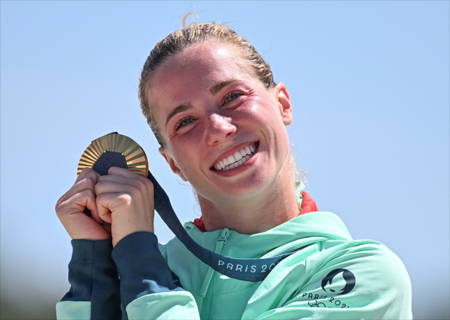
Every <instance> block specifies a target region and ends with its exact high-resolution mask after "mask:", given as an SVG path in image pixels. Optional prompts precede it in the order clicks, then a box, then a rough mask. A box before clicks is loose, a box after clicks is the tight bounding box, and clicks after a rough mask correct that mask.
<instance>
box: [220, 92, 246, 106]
mask: <svg viewBox="0 0 450 320" xmlns="http://www.w3.org/2000/svg"><path fill="white" fill-rule="evenodd" d="M242 95H244V93H242V92H231V93H229V94H227V95H226V96H225V99H223V103H224V104H225V103H228V102H231V101H233V100H234V99H236V98H238V97H240V96H242Z"/></svg>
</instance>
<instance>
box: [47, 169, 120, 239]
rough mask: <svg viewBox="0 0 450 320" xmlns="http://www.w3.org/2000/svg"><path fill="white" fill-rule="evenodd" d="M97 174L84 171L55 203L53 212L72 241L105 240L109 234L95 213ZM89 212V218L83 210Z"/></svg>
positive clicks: (88, 170)
mask: <svg viewBox="0 0 450 320" xmlns="http://www.w3.org/2000/svg"><path fill="white" fill-rule="evenodd" d="M98 178H99V174H97V173H96V172H95V171H93V170H92V169H84V170H83V171H82V172H81V173H80V175H79V176H78V177H77V179H76V181H75V184H74V185H73V186H72V187H71V188H70V189H69V191H67V192H66V193H65V194H64V195H63V196H62V197H61V198H59V200H58V201H57V203H56V206H55V211H56V214H57V216H58V218H59V219H60V221H61V223H62V224H63V225H64V227H65V228H66V230H67V232H68V233H69V235H70V236H71V238H72V239H91V240H99V239H107V238H110V237H111V236H110V232H109V231H108V230H107V228H104V227H103V226H102V225H101V224H100V223H103V221H102V220H101V219H100V218H99V216H98V212H97V203H96V195H95V184H96V183H97V181H98ZM86 208H87V209H88V210H90V217H89V216H87V215H86V214H85V213H84V211H85V209H86Z"/></svg>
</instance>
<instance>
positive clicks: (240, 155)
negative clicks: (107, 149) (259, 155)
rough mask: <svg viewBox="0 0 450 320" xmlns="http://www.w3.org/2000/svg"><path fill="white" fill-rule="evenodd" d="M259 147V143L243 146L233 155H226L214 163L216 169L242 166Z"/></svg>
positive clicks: (222, 169) (221, 169)
mask: <svg viewBox="0 0 450 320" xmlns="http://www.w3.org/2000/svg"><path fill="white" fill-rule="evenodd" d="M257 147H258V143H257V142H256V143H254V144H253V145H251V146H247V147H245V148H242V149H241V150H239V151H236V152H235V153H234V154H232V155H231V156H228V157H226V158H225V159H222V160H220V161H219V162H218V163H216V164H215V165H214V167H213V168H214V169H215V170H217V171H225V170H230V169H233V168H237V167H239V166H242V165H243V164H244V163H246V162H247V161H248V159H250V158H251V156H253V155H254V154H255V151H256V149H257Z"/></svg>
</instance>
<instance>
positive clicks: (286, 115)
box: [275, 82, 292, 126]
mask: <svg viewBox="0 0 450 320" xmlns="http://www.w3.org/2000/svg"><path fill="white" fill-rule="evenodd" d="M275 92H276V94H277V99H278V105H279V107H280V114H281V118H282V120H283V123H284V125H285V126H287V125H290V124H291V123H292V104H291V98H290V96H289V92H288V91H287V88H286V86H285V85H284V83H282V82H278V83H277V85H276V86H275Z"/></svg>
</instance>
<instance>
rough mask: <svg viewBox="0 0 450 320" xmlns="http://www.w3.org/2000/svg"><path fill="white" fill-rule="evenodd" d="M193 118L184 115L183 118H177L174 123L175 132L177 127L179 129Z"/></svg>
mask: <svg viewBox="0 0 450 320" xmlns="http://www.w3.org/2000/svg"><path fill="white" fill-rule="evenodd" d="M194 120H195V119H194V118H193V117H186V118H183V119H181V120H179V121H178V122H177V123H176V124H175V132H176V131H178V130H179V129H181V128H182V127H184V126H186V125H188V124H189V123H191V122H192V121H194Z"/></svg>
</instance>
